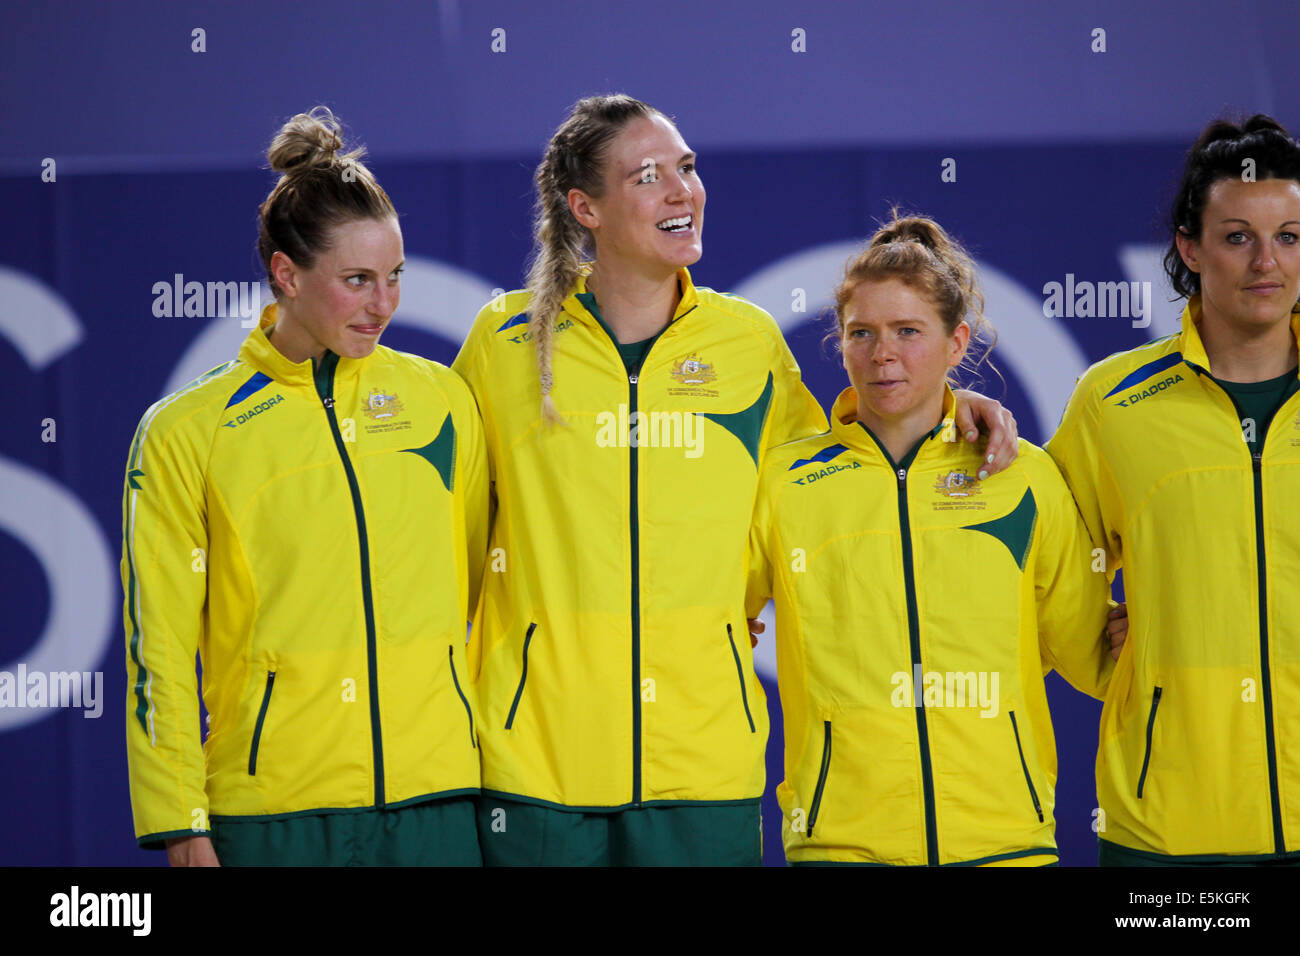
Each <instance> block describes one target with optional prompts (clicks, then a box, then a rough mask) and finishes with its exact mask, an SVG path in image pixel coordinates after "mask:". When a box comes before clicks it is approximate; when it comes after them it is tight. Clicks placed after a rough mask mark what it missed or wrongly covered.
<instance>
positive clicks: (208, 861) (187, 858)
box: [167, 836, 221, 866]
mask: <svg viewBox="0 0 1300 956" xmlns="http://www.w3.org/2000/svg"><path fill="white" fill-rule="evenodd" d="M167 863H168V864H169V865H170V866H220V865H221V864H220V863H218V862H217V851H216V850H214V849H213V848H212V838H211V837H205V836H192V837H176V838H174V839H171V840H168V841H167Z"/></svg>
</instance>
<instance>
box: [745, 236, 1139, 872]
mask: <svg viewBox="0 0 1300 956" xmlns="http://www.w3.org/2000/svg"><path fill="white" fill-rule="evenodd" d="M835 315H836V328H835V338H836V339H837V341H838V343H839V346H840V350H841V352H842V354H843V361H844V368H845V370H846V371H847V372H848V375H849V381H850V383H851V384H850V386H849V387H848V388H846V389H845V390H844V391H843V392H842V393H841V394H840V396H839V398H837V399H836V401H835V404H834V407H833V408H832V409H831V415H830V422H831V430H830V432H829V433H828V434H822V435H817V436H814V437H811V438H804V439H802V440H800V441H795V442H791V443H790V444H788V445H785V446H783V447H781V448H778V449H776V450H775V451H773V452H772V453H770V454H769V456H768V459H767V462H766V463H765V465H764V467H763V472H762V475H761V477H760V479H759V487H758V494H757V500H756V505H755V510H754V522H753V528H752V531H751V535H750V560H749V581H748V589H747V595H746V606H747V608H748V609H749V612H750V613H751V614H756V613H757V612H758V610H759V609H760V608H761V607H762V606H763V605H764V604H765V603H766V602H767V600H768V599H769V598H773V599H774V600H775V602H776V645H777V668H778V680H779V685H780V693H781V709H782V713H783V715H784V720H785V780H784V781H783V782H782V783H781V784H780V786H778V787H777V799H778V800H779V802H780V804H781V809H782V812H783V814H784V822H783V828H782V830H783V837H784V843H785V850H786V858H787V860H789V861H790V862H792V863H820V864H827V863H857V864H877V865H879V864H888V865H900V866H907V865H912V866H916V865H930V866H942V865H952V864H959V865H995V866H1006V865H1031V866H1041V865H1045V864H1050V863H1053V862H1055V860H1056V840H1055V821H1054V818H1053V816H1052V810H1053V797H1054V790H1055V782H1056V750H1055V743H1054V738H1053V735H1052V723H1051V717H1050V715H1049V713H1048V708H1047V696H1046V693H1045V690H1044V686H1043V677H1044V675H1045V673H1046V672H1047V671H1048V670H1051V669H1053V668H1055V669H1057V670H1058V671H1060V672H1061V674H1062V676H1064V677H1065V678H1066V679H1067V680H1068V681H1070V682H1071V683H1072V684H1073V685H1074V686H1075V687H1077V688H1079V689H1080V690H1082V691H1084V692H1085V693H1088V694H1091V695H1093V696H1100V695H1101V694H1103V693H1104V691H1105V687H1106V683H1107V681H1108V680H1109V677H1110V673H1111V670H1112V669H1113V667H1114V661H1113V659H1112V655H1111V653H1110V650H1111V648H1110V644H1111V642H1110V641H1109V640H1108V639H1107V637H1106V635H1105V627H1106V616H1107V589H1106V579H1105V577H1104V576H1103V575H1100V574H1096V573H1093V572H1092V570H1091V568H1090V542H1089V540H1088V536H1087V531H1086V529H1085V528H1084V526H1083V524H1082V522H1081V521H1080V520H1079V515H1078V512H1077V511H1076V509H1075V507H1074V502H1073V500H1072V499H1071V497H1070V493H1069V491H1068V489H1067V488H1066V487H1065V483H1064V482H1063V481H1062V480H1061V476H1060V474H1059V473H1058V472H1057V471H1056V468H1055V467H1054V466H1053V464H1052V461H1051V459H1050V458H1049V457H1048V456H1047V454H1046V453H1045V452H1043V451H1042V450H1041V449H1039V448H1036V447H1035V446H1033V445H1031V444H1029V443H1028V442H1026V441H1024V440H1021V441H1020V455H1019V456H1018V457H1017V458H1016V460H1015V461H1014V462H1013V463H1012V465H1011V466H1010V467H1009V468H1008V469H1006V470H1005V471H1004V472H1001V473H999V474H997V475H994V476H991V477H986V476H984V475H983V474H982V470H983V466H984V462H983V461H982V459H981V457H980V455H979V453H978V452H976V451H975V450H974V449H973V448H972V447H971V446H970V445H967V444H963V443H962V442H960V441H959V440H958V436H957V434H956V432H955V428H954V422H955V420H956V415H957V412H958V409H959V406H960V402H961V401H962V398H961V397H960V394H959V393H954V392H953V390H952V388H951V387H950V385H949V382H948V379H949V377H950V375H951V373H952V372H953V370H955V369H957V368H958V367H960V366H961V365H962V363H963V362H965V361H967V359H968V356H969V355H970V353H971V347H972V340H975V342H979V343H987V345H985V346H984V350H983V353H982V354H981V355H980V356H979V362H983V361H985V360H986V359H987V354H988V353H987V349H989V348H992V339H993V336H992V333H991V330H987V329H986V328H985V327H986V326H987V325H988V323H987V320H985V318H984V316H983V300H982V297H981V295H980V292H979V288H978V286H977V284H976V280H975V267H974V263H973V262H972V261H971V259H970V257H969V256H968V255H967V254H966V253H965V252H964V251H963V250H962V248H961V246H960V245H959V244H958V243H957V242H956V241H955V240H953V239H952V238H951V237H949V236H948V234H947V233H946V232H945V231H944V230H943V228H942V227H940V226H939V224H938V223H936V222H934V221H933V220H931V219H926V218H924V217H920V216H909V217H905V218H900V217H899V216H898V213H897V211H895V213H894V216H893V219H892V221H891V222H889V223H888V224H886V225H885V226H884V227H883V228H881V229H880V230H879V231H878V232H877V233H876V234H875V235H874V236H873V237H872V239H871V241H870V243H869V244H868V246H867V248H866V249H865V250H864V251H863V252H862V253H861V254H860V255H858V256H857V257H856V258H855V259H853V260H852V261H850V262H849V263H848V266H847V268H846V269H845V274H844V279H843V281H842V282H841V283H840V284H839V286H838V288H836V290H835ZM976 333H979V334H976Z"/></svg>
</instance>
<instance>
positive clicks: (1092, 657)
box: [1031, 453, 1115, 699]
mask: <svg viewBox="0 0 1300 956" xmlns="http://www.w3.org/2000/svg"><path fill="white" fill-rule="evenodd" d="M1038 457H1039V461H1040V462H1041V466H1040V467H1037V468H1035V469H1034V471H1035V472H1037V474H1035V476H1034V480H1033V481H1032V483H1031V487H1032V489H1033V492H1034V498H1035V500H1036V501H1037V502H1038V512H1039V521H1040V522H1041V525H1040V528H1039V531H1038V545H1037V555H1036V557H1035V560H1034V592H1035V604H1036V606H1037V608H1038V640H1039V651H1040V654H1041V657H1042V661H1043V673H1044V675H1046V674H1047V672H1048V671H1049V670H1055V671H1056V672H1057V673H1059V674H1060V675H1061V676H1062V677H1064V678H1065V679H1066V680H1067V681H1069V682H1070V684H1071V685H1073V686H1074V687H1076V688H1077V689H1078V690H1081V691H1082V692H1083V693H1085V694H1088V695H1089V696H1091V697H1096V698H1098V699H1104V698H1105V696H1106V687H1107V685H1108V684H1109V683H1110V678H1111V674H1112V673H1113V672H1114V670H1115V662H1114V660H1113V659H1112V658H1111V656H1110V640H1109V638H1108V637H1107V635H1106V612H1107V611H1108V610H1109V608H1110V575H1108V574H1107V573H1106V571H1105V568H1104V567H1102V566H1101V565H1100V564H1099V562H1098V561H1097V560H1096V558H1094V556H1093V550H1092V541H1091V539H1090V538H1089V535H1088V530H1087V528H1086V527H1085V526H1084V523H1083V519H1082V517H1080V515H1079V510H1078V508H1077V507H1076V506H1075V503H1074V498H1073V497H1072V496H1071V495H1070V491H1069V489H1068V488H1067V487H1066V485H1065V481H1064V480H1063V479H1062V478H1061V476H1060V474H1059V473H1058V472H1057V470H1056V467H1055V466H1054V465H1053V464H1052V461H1051V459H1050V458H1048V456H1046V455H1042V454H1041V453H1039V455H1038Z"/></svg>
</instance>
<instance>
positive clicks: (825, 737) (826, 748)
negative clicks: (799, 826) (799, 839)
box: [808, 720, 831, 840]
mask: <svg viewBox="0 0 1300 956" xmlns="http://www.w3.org/2000/svg"><path fill="white" fill-rule="evenodd" d="M830 771H831V722H830V721H829V720H823V721H822V765H821V769H820V770H818V771H817V786H816V787H815V788H814V789H813V799H812V807H811V808H810V809H809V810H808V839H810V840H811V839H812V835H813V828H814V827H816V826H817V815H818V814H819V813H820V812H821V809H822V794H823V793H824V792H825V790H826V777H827V775H828V774H830Z"/></svg>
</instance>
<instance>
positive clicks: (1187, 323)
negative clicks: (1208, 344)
mask: <svg viewBox="0 0 1300 956" xmlns="http://www.w3.org/2000/svg"><path fill="white" fill-rule="evenodd" d="M1182 324H1183V330H1182V331H1181V332H1179V333H1178V351H1179V352H1180V353H1181V354H1182V356H1183V361H1184V362H1186V363H1187V364H1188V365H1190V366H1192V367H1193V368H1195V369H1197V370H1199V371H1203V372H1205V373H1206V374H1209V371H1210V357H1209V355H1207V354H1206V352H1205V343H1204V342H1202V341H1201V297H1200V295H1199V294H1197V295H1193V296H1190V297H1189V298H1188V299H1187V305H1185V306H1184V307H1183V318H1182ZM1291 335H1292V336H1293V337H1294V338H1295V340H1296V341H1297V342H1300V303H1297V304H1296V305H1295V306H1294V307H1293V308H1292V310H1291ZM1296 374H1297V376H1300V368H1297V369H1296Z"/></svg>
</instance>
